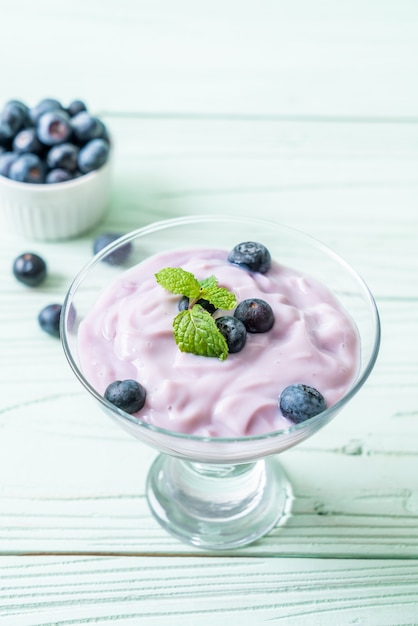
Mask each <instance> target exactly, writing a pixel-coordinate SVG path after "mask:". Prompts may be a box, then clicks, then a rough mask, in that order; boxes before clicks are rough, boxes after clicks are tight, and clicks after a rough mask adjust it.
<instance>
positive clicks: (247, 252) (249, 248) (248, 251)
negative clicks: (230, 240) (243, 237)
mask: <svg viewBox="0 0 418 626" xmlns="http://www.w3.org/2000/svg"><path fill="white" fill-rule="evenodd" d="M228 261H229V262H230V263H233V264H234V265H238V266H240V267H242V268H243V269H247V270H249V271H250V272H260V273H261V274H265V273H266V272H268V270H269V269H270V266H271V255H270V252H269V251H268V250H267V248H266V247H265V246H263V244H261V243H257V242H256V241H244V242H242V243H239V244H237V245H236V246H235V248H233V249H232V250H231V252H230V253H229V255H228Z"/></svg>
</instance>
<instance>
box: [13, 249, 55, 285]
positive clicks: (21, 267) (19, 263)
mask: <svg viewBox="0 0 418 626" xmlns="http://www.w3.org/2000/svg"><path fill="white" fill-rule="evenodd" d="M13 274H14V276H15V278H17V280H18V281H19V282H21V283H24V284H25V285H27V286H28V287H36V286H37V285H39V284H40V283H41V282H42V281H43V280H44V279H45V277H46V274H47V266H46V263H45V261H44V260H43V258H42V257H40V256H39V255H38V254H34V253H33V252H24V253H23V254H20V255H19V256H18V257H17V258H16V259H15V260H14V262H13Z"/></svg>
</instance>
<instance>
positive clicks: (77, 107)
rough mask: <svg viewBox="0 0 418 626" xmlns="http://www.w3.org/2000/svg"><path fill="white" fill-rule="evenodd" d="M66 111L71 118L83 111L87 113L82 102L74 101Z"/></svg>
mask: <svg viewBox="0 0 418 626" xmlns="http://www.w3.org/2000/svg"><path fill="white" fill-rule="evenodd" d="M66 111H67V113H68V115H69V116H70V117H74V116H75V115H77V114H78V113H81V112H82V111H87V107H86V105H85V103H84V102H83V101H82V100H73V101H72V102H70V104H69V105H68V107H67V108H66Z"/></svg>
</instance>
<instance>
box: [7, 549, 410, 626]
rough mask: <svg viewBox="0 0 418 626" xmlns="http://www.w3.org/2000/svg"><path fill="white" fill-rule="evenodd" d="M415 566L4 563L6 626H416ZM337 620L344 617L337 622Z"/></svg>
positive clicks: (246, 561) (242, 561) (244, 561)
mask: <svg viewBox="0 0 418 626" xmlns="http://www.w3.org/2000/svg"><path fill="white" fill-rule="evenodd" d="M417 603H418V564H417V563H416V562H411V561H397V560H393V561H390V562H387V561H375V560H365V561H361V560H360V561H356V560H348V561H340V560H338V559H336V560H318V559H289V560H283V559H270V560H265V559H260V558H245V557H244V558H239V559H231V558H211V557H209V558H182V559H172V558H165V557H161V558H158V559H155V558H151V559H149V558H116V559H115V558H111V559H109V558H91V557H90V558H84V557H83V558H74V557H54V556H51V557H47V558H46V557H36V558H35V557H34V558H32V559H31V560H30V561H27V560H26V561H22V559H18V558H3V559H2V560H1V563H0V623H2V624H3V623H4V624H7V626H40V625H41V624H42V626H64V625H70V624H92V623H94V624H105V623H108V622H110V621H111V622H112V623H116V624H124V625H128V624H139V623H143V622H144V623H146V624H150V625H157V624H158V625H165V624H167V625H168V624H169V625H170V626H177V625H178V626H184V625H191V626H192V625H195V624H197V623H199V624H202V625H203V626H206V625H207V626H209V625H211V624H213V620H214V619H216V620H217V621H218V622H219V623H221V624H224V623H227V622H228V623H232V624H238V623H239V624H244V625H245V626H247V625H248V626H252V625H253V624H261V623H264V622H272V623H275V624H276V623H277V624H290V625H291V626H305V625H306V624H307V623H309V624H310V625H312V626H334V625H335V624H336V623H338V624H341V625H342V624H347V625H348V624H362V623H367V624H368V626H395V625H402V626H407V625H409V626H413V624H416V611H417ZM336 620H338V621H337V622H336Z"/></svg>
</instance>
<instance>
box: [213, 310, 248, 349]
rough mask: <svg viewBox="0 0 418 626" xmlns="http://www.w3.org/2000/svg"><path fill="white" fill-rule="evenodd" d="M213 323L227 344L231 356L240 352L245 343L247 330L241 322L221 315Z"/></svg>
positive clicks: (229, 316) (231, 316)
mask: <svg viewBox="0 0 418 626" xmlns="http://www.w3.org/2000/svg"><path fill="white" fill-rule="evenodd" d="M215 322H216V326H217V327H218V329H219V331H220V332H221V333H222V335H223V336H224V338H225V341H226V343H227V344H228V351H229V352H230V353H231V354H232V353H235V352H240V350H242V349H243V347H244V346H245V343H246V341H247V329H246V328H245V326H244V324H243V323H242V322H241V320H239V319H238V318H237V317H234V316H233V315H222V317H218V318H217V319H216V320H215Z"/></svg>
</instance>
